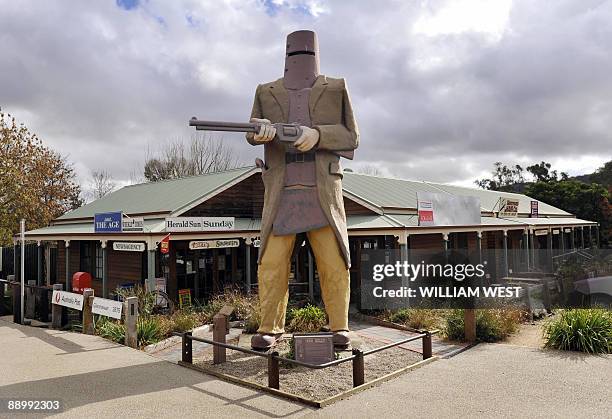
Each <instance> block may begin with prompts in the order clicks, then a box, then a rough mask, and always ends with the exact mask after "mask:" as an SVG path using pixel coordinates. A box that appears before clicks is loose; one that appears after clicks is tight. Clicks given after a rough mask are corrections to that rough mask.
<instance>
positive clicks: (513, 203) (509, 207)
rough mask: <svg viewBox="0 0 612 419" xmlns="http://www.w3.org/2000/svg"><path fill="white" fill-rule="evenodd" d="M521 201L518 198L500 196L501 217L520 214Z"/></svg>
mask: <svg viewBox="0 0 612 419" xmlns="http://www.w3.org/2000/svg"><path fill="white" fill-rule="evenodd" d="M518 207H519V201H518V200H517V199H510V198H500V200H499V213H498V216H499V217H516V216H517V215H518Z"/></svg>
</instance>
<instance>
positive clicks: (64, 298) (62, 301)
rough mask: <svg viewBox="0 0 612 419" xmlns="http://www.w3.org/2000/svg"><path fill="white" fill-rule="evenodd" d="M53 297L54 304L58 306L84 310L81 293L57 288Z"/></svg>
mask: <svg viewBox="0 0 612 419" xmlns="http://www.w3.org/2000/svg"><path fill="white" fill-rule="evenodd" d="M51 298H52V299H53V301H52V302H53V304H57V305H58V306H64V307H68V308H73V309H75V310H79V311H82V310H83V296H82V295H81V294H75V293H73V292H67V291H59V290H55V291H53V296H52V297H51Z"/></svg>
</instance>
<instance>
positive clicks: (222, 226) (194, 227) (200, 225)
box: [166, 217, 236, 232]
mask: <svg viewBox="0 0 612 419" xmlns="http://www.w3.org/2000/svg"><path fill="white" fill-rule="evenodd" d="M235 225H236V219H235V218H234V217H168V218H166V231H171V232H185V231H228V230H233V229H234V227H235Z"/></svg>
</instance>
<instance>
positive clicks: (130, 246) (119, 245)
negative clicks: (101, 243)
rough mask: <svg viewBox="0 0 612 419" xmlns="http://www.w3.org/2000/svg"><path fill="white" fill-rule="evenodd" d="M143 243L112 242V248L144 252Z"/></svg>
mask: <svg viewBox="0 0 612 419" xmlns="http://www.w3.org/2000/svg"><path fill="white" fill-rule="evenodd" d="M145 247H146V246H145V244H144V243H133V242H113V250H118V251H123V252H144V250H145Z"/></svg>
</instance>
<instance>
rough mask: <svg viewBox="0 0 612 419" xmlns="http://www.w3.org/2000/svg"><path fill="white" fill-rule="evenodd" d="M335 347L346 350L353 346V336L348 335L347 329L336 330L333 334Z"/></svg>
mask: <svg viewBox="0 0 612 419" xmlns="http://www.w3.org/2000/svg"><path fill="white" fill-rule="evenodd" d="M332 339H333V342H334V349H336V350H340V351H346V350H348V349H350V348H351V338H349V336H348V332H347V331H346V330H341V331H338V332H334V336H333V338H332Z"/></svg>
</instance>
